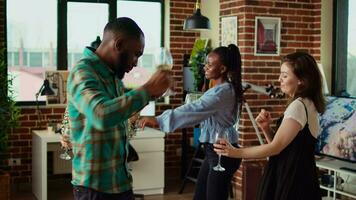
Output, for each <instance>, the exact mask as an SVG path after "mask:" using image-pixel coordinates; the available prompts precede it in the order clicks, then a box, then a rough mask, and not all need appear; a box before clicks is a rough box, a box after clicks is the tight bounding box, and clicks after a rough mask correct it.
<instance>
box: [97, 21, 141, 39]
mask: <svg viewBox="0 0 356 200" xmlns="http://www.w3.org/2000/svg"><path fill="white" fill-rule="evenodd" d="M105 32H112V33H115V34H117V33H122V34H124V35H125V36H128V37H132V38H136V39H139V38H140V37H141V36H144V34H143V32H142V30H141V28H140V27H139V26H138V25H137V24H136V22H135V21H134V20H132V19H131V18H128V17H119V18H117V19H115V20H113V21H110V22H109V23H107V24H106V26H105V28H104V33H105Z"/></svg>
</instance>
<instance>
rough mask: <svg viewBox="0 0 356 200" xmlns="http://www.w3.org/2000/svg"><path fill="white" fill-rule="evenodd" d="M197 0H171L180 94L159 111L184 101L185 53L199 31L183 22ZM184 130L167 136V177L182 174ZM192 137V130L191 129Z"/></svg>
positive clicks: (173, 51) (174, 51) (188, 52)
mask: <svg viewBox="0 0 356 200" xmlns="http://www.w3.org/2000/svg"><path fill="white" fill-rule="evenodd" d="M194 6H195V0H170V27H169V29H170V38H169V40H170V50H171V52H172V55H173V60H174V66H173V77H174V80H175V82H176V83H177V86H178V87H177V91H178V95H175V96H173V97H171V99H170V105H162V106H158V108H157V109H158V113H157V114H160V113H161V112H162V111H164V110H166V109H170V108H174V107H177V106H179V105H181V104H182V102H183V55H184V54H190V53H191V50H192V48H193V45H194V41H195V39H196V38H198V37H199V35H200V34H199V32H191V31H184V30H183V22H184V20H185V19H186V18H188V17H189V16H191V15H192V14H193V12H194ZM181 133H182V131H181V130H177V131H176V132H175V133H170V134H168V135H167V137H166V145H165V149H166V150H165V160H166V161H165V162H166V163H165V174H166V179H177V178H178V177H179V175H180V166H181V165H180V164H181V159H180V153H179V152H180V151H181V148H180V147H181V141H182V134H181ZM188 135H189V136H190V137H191V135H192V132H191V131H189V134H188Z"/></svg>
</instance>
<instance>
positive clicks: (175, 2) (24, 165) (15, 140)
mask: <svg viewBox="0 0 356 200" xmlns="http://www.w3.org/2000/svg"><path fill="white" fill-rule="evenodd" d="M3 3H4V0H0V9H1V8H2V5H3ZM194 3H195V1H194V0H189V1H187V0H171V1H170V8H171V9H170V29H171V32H170V38H169V39H170V48H171V52H172V55H173V59H174V67H173V77H174V79H175V81H176V83H177V84H178V87H177V88H178V95H176V96H174V97H172V98H171V99H170V103H171V104H170V105H160V106H157V114H159V113H161V112H162V111H163V110H166V109H169V108H174V107H177V106H179V105H181V104H182V99H183V79H182V77H183V63H182V62H183V55H184V54H190V52H191V49H192V47H193V44H194V41H195V39H196V38H198V37H199V33H198V32H189V31H183V21H184V19H186V18H187V17H188V16H190V15H192V13H193V11H194ZM0 14H1V15H3V16H4V17H2V18H1V19H0V22H1V24H0V27H1V30H0V36H1V38H0V41H4V30H3V27H4V20H5V19H6V18H5V15H4V12H3V9H1V13H0ZM40 111H41V113H42V115H43V120H42V121H41V122H40V121H39V120H38V116H37V112H36V109H35V107H23V108H22V111H21V119H20V127H19V128H17V129H15V130H14V131H13V133H11V135H10V140H9V147H10V148H9V152H10V153H9V157H11V158H21V166H16V167H11V168H9V169H10V172H11V177H12V183H29V182H31V163H32V160H31V159H32V152H31V150H32V144H31V140H32V130H35V129H45V128H46V125H47V122H48V120H49V119H54V120H57V121H58V122H60V121H61V118H62V115H63V112H64V108H58V107H56V108H53V107H48V106H47V107H41V109H40ZM181 135H182V134H181V130H178V131H176V132H175V133H172V134H169V135H168V136H167V138H166V145H165V149H166V153H165V160H166V163H165V166H166V170H165V172H166V177H167V178H172V179H177V178H178V177H179V175H180V163H181V162H180V161H181V160H180V153H179V151H180V147H181ZM189 135H190V136H191V135H192V134H191V132H189ZM4 164H6V163H4Z"/></svg>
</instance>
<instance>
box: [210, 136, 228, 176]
mask: <svg viewBox="0 0 356 200" xmlns="http://www.w3.org/2000/svg"><path fill="white" fill-rule="evenodd" d="M227 133H228V132H227V131H224V130H220V131H218V132H216V134H215V143H216V144H219V143H220V140H221V139H226V138H227ZM218 156H219V157H218V164H217V165H216V166H215V167H213V170H214V171H219V172H223V171H225V168H224V167H223V166H221V163H220V160H221V154H218Z"/></svg>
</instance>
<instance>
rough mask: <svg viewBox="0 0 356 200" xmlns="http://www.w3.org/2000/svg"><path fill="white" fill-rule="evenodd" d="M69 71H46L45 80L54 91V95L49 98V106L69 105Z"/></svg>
mask: <svg viewBox="0 0 356 200" xmlns="http://www.w3.org/2000/svg"><path fill="white" fill-rule="evenodd" d="M68 74H69V72H68V71H60V70H57V71H46V72H45V80H48V81H49V85H50V87H51V89H52V90H53V91H54V95H50V96H47V104H48V105H53V104H59V105H64V104H66V103H67V90H66V85H67V77H68Z"/></svg>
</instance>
